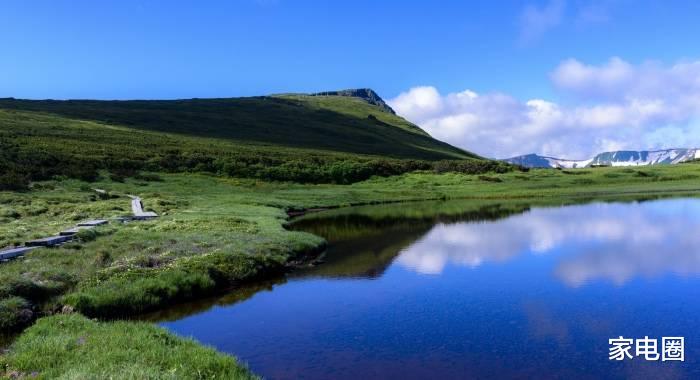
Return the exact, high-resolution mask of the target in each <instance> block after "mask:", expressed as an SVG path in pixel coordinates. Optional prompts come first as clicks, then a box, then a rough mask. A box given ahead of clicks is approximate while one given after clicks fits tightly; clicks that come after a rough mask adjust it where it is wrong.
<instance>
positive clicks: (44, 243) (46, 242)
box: [24, 235, 73, 247]
mask: <svg viewBox="0 0 700 380" xmlns="http://www.w3.org/2000/svg"><path fill="white" fill-rule="evenodd" d="M71 239H73V237H72V236H61V235H58V236H49V237H45V238H43V239H36V240H30V241H28V242H26V243H24V245H25V246H27V247H51V246H54V245H57V244H61V243H65V242H67V241H70V240H71Z"/></svg>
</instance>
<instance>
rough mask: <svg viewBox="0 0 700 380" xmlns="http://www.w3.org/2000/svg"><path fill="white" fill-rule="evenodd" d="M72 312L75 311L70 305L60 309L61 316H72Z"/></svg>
mask: <svg viewBox="0 0 700 380" xmlns="http://www.w3.org/2000/svg"><path fill="white" fill-rule="evenodd" d="M74 312H75V309H74V308H73V306H70V305H63V308H61V314H73V313H74Z"/></svg>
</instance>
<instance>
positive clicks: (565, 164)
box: [503, 149, 700, 169]
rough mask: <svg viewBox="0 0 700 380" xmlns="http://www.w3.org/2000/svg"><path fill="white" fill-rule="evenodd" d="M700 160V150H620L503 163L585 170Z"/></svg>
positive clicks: (528, 157)
mask: <svg viewBox="0 0 700 380" xmlns="http://www.w3.org/2000/svg"><path fill="white" fill-rule="evenodd" d="M694 159H700V149H664V150H641V151H635V150H619V151H614V152H605V153H600V154H598V155H596V156H595V157H593V158H591V159H588V160H567V159H561V158H555V157H547V156H540V155H537V154H526V155H523V156H517V157H511V158H508V159H505V160H503V161H506V162H509V163H511V164H515V165H521V166H524V167H529V168H564V169H572V168H584V167H590V166H645V165H663V164H678V163H681V162H686V161H690V160H694Z"/></svg>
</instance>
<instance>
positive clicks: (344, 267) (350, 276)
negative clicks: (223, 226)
mask: <svg viewBox="0 0 700 380" xmlns="http://www.w3.org/2000/svg"><path fill="white" fill-rule="evenodd" d="M294 228H295V229H301V230H306V231H311V232H314V233H316V234H319V235H322V236H324V237H326V238H327V239H328V240H329V242H330V247H329V249H328V252H327V254H326V256H325V258H324V259H323V260H324V263H323V264H321V265H318V266H315V267H310V268H306V269H303V270H300V271H297V272H294V273H292V274H290V275H289V276H288V277H287V278H286V279H279V280H276V281H274V282H271V283H268V284H263V285H259V286H257V287H255V288H248V289H244V290H243V291H239V292H237V293H233V294H229V295H227V296H225V297H222V298H218V299H212V300H205V301H201V302H199V303H196V304H190V305H185V306H182V307H179V308H178V309H175V310H172V311H170V312H169V313H164V314H161V315H159V316H157V318H160V319H161V321H162V322H161V324H162V325H163V326H165V327H166V328H168V329H170V330H172V331H174V332H176V333H178V334H181V335H185V336H192V337H194V338H195V339H198V340H199V341H201V342H204V343H206V344H209V345H212V346H214V347H216V348H217V349H219V350H221V351H225V352H229V353H232V354H235V355H236V356H238V357H239V358H241V360H243V361H245V362H247V363H248V365H249V366H250V367H251V369H253V370H254V371H255V372H257V373H258V374H261V375H263V376H265V377H266V378H270V379H301V378H304V379H360V378H364V379H367V378H402V379H413V378H416V379H418V378H423V379H432V378H439V377H444V378H499V379H508V378H563V379H571V378H637V379H646V378H654V379H662V378H671V379H675V378H688V379H692V378H695V379H698V378H700V366H699V360H700V276H699V274H700V200H696V199H680V200H660V201H649V202H642V203H637V202H631V203H591V204H586V205H573V206H562V207H531V206H529V205H525V204H516V203H512V204H473V203H471V204H470V203H464V202H462V203H460V202H443V203H419V204H415V205H413V204H401V205H396V206H390V207H387V206H383V207H361V208H354V209H345V210H335V211H331V212H325V213H319V214H316V215H310V216H307V217H304V218H302V219H301V220H299V221H298V222H297V223H296V224H295V226H294ZM620 335H622V336H624V337H626V338H643V337H644V336H645V335H648V336H650V337H653V338H659V339H660V338H661V337H663V336H683V337H685V340H686V341H685V356H686V361H685V362H683V363H681V362H661V361H658V362H650V361H645V360H643V359H642V358H634V359H632V360H630V359H627V360H625V361H623V362H611V361H609V360H608V347H609V346H608V339H609V338H613V337H618V336H620Z"/></svg>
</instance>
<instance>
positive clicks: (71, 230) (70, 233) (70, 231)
mask: <svg viewBox="0 0 700 380" xmlns="http://www.w3.org/2000/svg"><path fill="white" fill-rule="evenodd" d="M92 228H95V226H81V225H78V227H73V228H69V229H67V230H63V231H61V232H59V233H58V234H59V235H61V236H73V235H75V234H77V233H78V232H80V231H82V230H89V229H92Z"/></svg>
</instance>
